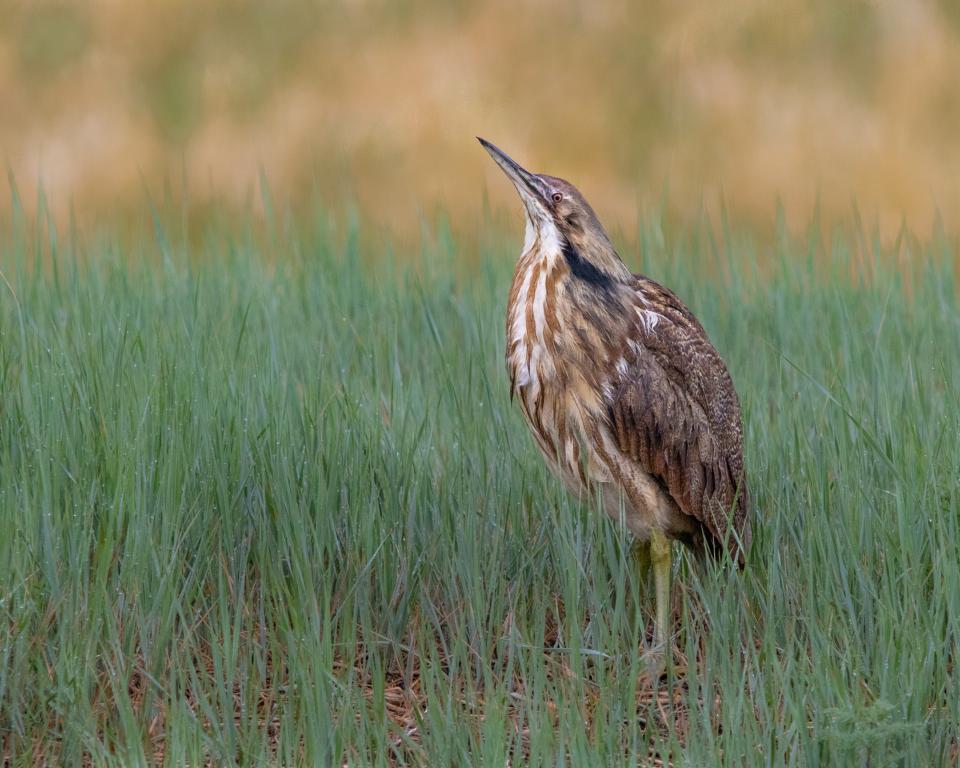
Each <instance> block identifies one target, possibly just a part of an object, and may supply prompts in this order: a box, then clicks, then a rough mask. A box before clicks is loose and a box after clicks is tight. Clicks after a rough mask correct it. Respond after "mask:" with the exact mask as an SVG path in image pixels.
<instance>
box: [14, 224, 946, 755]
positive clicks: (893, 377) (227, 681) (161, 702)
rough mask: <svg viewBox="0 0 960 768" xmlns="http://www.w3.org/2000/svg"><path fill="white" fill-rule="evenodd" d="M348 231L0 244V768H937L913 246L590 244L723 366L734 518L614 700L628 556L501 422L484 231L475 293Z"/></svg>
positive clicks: (933, 317)
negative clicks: (730, 534) (683, 320)
mask: <svg viewBox="0 0 960 768" xmlns="http://www.w3.org/2000/svg"><path fill="white" fill-rule="evenodd" d="M355 235H356V232H350V233H347V236H346V237H335V236H334V235H333V234H331V233H330V231H329V230H328V229H327V228H325V227H323V226H307V225H293V224H288V225H285V226H280V225H277V226H275V227H272V228H271V229H270V232H269V233H268V234H267V235H265V236H263V237H255V236H253V235H250V234H248V233H244V232H242V231H239V230H237V229H231V230H226V229H219V230H218V229H212V230H211V231H210V232H208V233H207V235H206V237H205V238H204V239H203V242H202V245H199V246H194V247H193V248H192V249H191V251H190V253H186V252H185V250H186V249H184V248H178V247H175V246H173V245H171V240H172V238H171V237H170V236H169V235H167V234H164V233H163V232H162V231H160V230H159V229H158V231H157V234H156V237H155V238H154V239H152V240H151V239H149V238H144V239H143V240H142V241H140V242H139V244H138V245H135V246H133V247H130V248H123V249H121V248H119V247H116V246H112V245H110V244H109V241H108V240H106V239H96V238H89V239H88V240H87V241H86V242H81V239H80V238H75V237H67V236H63V235H61V237H60V239H59V241H57V240H56V238H55V237H52V236H51V235H50V234H49V233H45V234H43V236H40V235H38V234H35V233H32V232H31V230H30V228H29V227H28V226H26V225H24V224H23V222H22V221H15V222H14V224H13V225H12V226H6V227H5V230H4V232H3V233H2V239H0V247H2V248H3V253H2V255H0V269H2V271H3V274H4V276H5V279H4V280H3V281H0V754H3V756H4V759H6V760H9V762H10V764H11V765H14V766H19V765H30V764H33V763H34V762H36V761H38V760H40V759H41V758H42V759H46V760H48V761H50V762H59V763H62V764H68V765H77V764H79V763H80V762H81V761H82V760H87V761H89V762H90V763H93V764H96V765H101V764H102V765H134V764H138V763H146V762H150V761H153V760H155V759H162V760H163V761H164V762H165V763H166V764H168V765H185V764H193V765H197V764H201V763H203V762H204V761H207V760H209V761H211V762H213V763H214V764H222V763H228V764H230V763H234V762H236V763H239V764H243V765H258V764H263V763H275V764H284V765H292V764H297V763H306V764H310V765H340V764H343V763H350V764H357V765H361V764H363V765H366V764H370V765H391V764H409V765H429V766H443V765H465V764H472V765H485V766H497V767H498V768H499V767H502V766H504V765H505V764H508V763H509V764H513V765H518V764H530V765H549V766H556V765H609V764H627V765H629V764H645V763H647V761H648V760H649V759H650V758H651V757H653V756H659V757H661V758H664V759H669V760H671V761H673V762H674V763H676V764H678V765H690V766H702V765H729V766H742V765H745V764H749V765H791V766H794V765H796V766H801V765H802V766H807V765H810V766H813V765H866V764H869V765H874V766H881V765H897V764H900V765H906V766H918V765H944V764H951V763H953V764H955V763H956V760H957V741H956V739H957V735H956V734H957V729H958V724H960V681H958V678H960V676H958V673H957V671H956V668H955V665H956V662H957V653H958V637H960V554H958V542H960V489H958V486H960V406H958V402H960V384H958V382H960V342H958V339H960V320H958V318H960V314H958V310H960V307H958V301H957V294H956V278H955V275H954V274H953V271H952V267H951V266H950V265H951V264H953V263H955V261H956V254H955V253H954V252H953V251H952V249H951V248H950V246H948V245H947V244H946V243H947V241H946V239H943V241H942V242H937V243H933V244H930V245H926V246H922V247H921V246H920V245H918V244H916V243H911V242H910V240H909V238H907V239H905V241H904V242H903V243H901V244H900V245H901V248H900V251H899V253H900V256H899V258H900V261H901V266H900V268H899V269H897V268H895V267H894V266H893V264H894V257H893V256H892V255H891V254H889V253H884V252H883V250H882V249H880V248H878V247H874V246H871V245H867V244H865V238H864V237H863V235H862V234H861V233H858V232H856V231H851V232H849V233H846V234H844V233H838V234H837V235H836V236H835V237H834V238H833V240H832V241H830V244H829V245H828V246H827V247H826V248H823V247H821V246H818V245H817V243H818V242H819V239H820V233H818V232H815V231H814V232H812V236H811V238H810V241H809V243H807V242H799V241H795V240H791V239H789V238H787V237H783V238H781V241H780V243H779V245H777V246H776V247H774V248H773V249H771V250H769V251H766V250H761V249H758V248H755V247H753V246H751V245H750V242H749V241H748V240H747V239H746V238H743V237H738V236H737V235H736V234H729V233H727V234H725V235H724V236H723V237H720V238H715V237H713V236H712V235H711V231H710V229H709V228H708V227H703V228H700V229H697V230H695V231H688V232H680V233H673V234H670V233H668V234H666V235H665V234H664V233H663V232H662V231H661V229H660V227H659V224H658V223H656V222H651V223H650V224H649V225H648V226H646V227H645V228H644V229H643V231H641V232H640V233H639V235H638V237H636V238H633V241H634V242H635V243H639V245H634V246H632V247H624V249H623V251H624V253H625V254H627V257H628V258H627V260H628V262H629V263H630V264H631V266H633V267H634V268H635V269H642V270H643V271H645V272H647V273H648V274H650V275H652V276H654V277H657V278H658V279H660V280H662V281H663V282H665V283H667V284H668V285H670V286H671V287H673V288H674V289H675V290H676V291H677V292H678V293H679V294H680V295H681V297H683V298H684V299H685V300H686V301H687V303H688V304H689V305H690V306H691V307H692V308H693V310H694V311H695V312H696V313H697V314H698V315H699V316H700V317H701V319H702V320H703V322H704V324H705V325H706V327H707V328H708V330H709V331H710V333H711V335H712V337H713V339H714V342H715V343H716V345H717V346H718V348H719V349H720V350H721V352H722V354H723V355H724V357H725V359H726V360H727V361H728V364H729V367H730V369H731V371H732V374H733V378H734V380H735V382H736V384H737V388H738V390H739V392H740V394H741V399H742V403H743V408H744V419H745V430H746V453H747V466H748V471H749V477H750V482H751V487H752V492H753V498H754V501H755V507H754V510H755V524H754V530H755V532H756V537H755V545H754V548H753V551H752V553H751V556H750V559H749V564H748V567H747V568H746V570H745V571H744V572H743V573H739V574H738V573H733V572H731V571H730V570H728V569H724V568H708V569H706V570H702V569H698V568H696V567H694V565H693V564H692V563H690V562H687V561H686V560H685V559H684V560H683V562H682V564H681V566H680V573H679V574H678V579H677V581H676V584H677V585H678V586H677V587H676V588H675V593H674V602H675V605H676V606H677V610H678V613H679V614H680V615H679V618H678V627H681V629H680V632H679V635H678V639H677V644H676V648H675V651H674V664H675V668H674V672H673V674H672V676H671V678H670V679H669V680H665V681H663V682H662V683H660V684H659V685H657V686H651V685H650V684H649V682H648V681H645V679H644V678H643V676H642V672H643V669H644V666H643V661H642V660H641V658H640V655H639V653H638V648H639V646H640V643H641V634H642V630H641V628H640V627H638V626H637V623H636V621H638V620H639V619H637V620H636V621H635V618H636V617H641V618H642V620H643V621H644V622H649V619H650V616H649V614H650V609H651V608H652V601H651V600H650V598H649V597H648V596H647V594H646V593H645V592H643V593H640V594H641V597H640V604H641V606H642V611H643V612H641V613H638V612H637V611H636V610H635V609H634V606H635V600H636V596H637V594H638V591H637V590H636V589H635V588H633V587H632V586H631V585H632V583H633V578H632V571H631V566H630V558H629V551H628V549H629V542H628V541H627V538H626V537H625V535H624V534H623V532H622V531H620V530H619V529H618V527H617V525H616V524H614V523H613V522H611V521H609V520H608V519H606V518H605V517H604V516H602V515H601V514H598V513H597V512H596V510H594V509H591V508H590V505H589V504H579V503H578V502H577V501H576V500H574V499H571V498H570V497H569V496H567V495H566V494H564V493H563V492H562V491H561V490H560V488H559V487H558V484H557V483H556V482H555V481H554V480H553V479H552V478H551V477H550V476H549V474H548V473H547V471H546V469H545V468H544V466H543V465H542V462H541V460H540V458H539V456H538V454H537V451H536V449H535V448H534V445H533V441H532V440H531V439H530V437H529V436H528V435H527V433H526V429H525V427H524V426H523V424H522V422H521V420H520V418H519V416H518V413H517V409H516V407H515V406H512V405H511V403H510V402H509V400H508V395H507V384H506V377H505V373H504V370H503V364H502V354H503V338H502V315H503V309H504V301H505V294H506V288H507V286H508V282H509V277H510V272H511V268H512V259H513V256H514V254H515V252H516V250H517V248H518V246H519V242H520V233H519V231H517V232H515V233H512V234H511V235H510V236H509V237H507V236H505V237H504V238H502V239H500V238H496V237H495V238H492V239H491V240H490V241H489V242H488V244H487V245H485V246H484V247H483V248H482V253H481V258H480V265H479V266H477V267H475V268H467V267H464V266H463V265H462V264H459V263H458V262H457V254H458V252H459V251H460V247H459V245H458V243H457V242H456V241H455V239H454V238H452V237H450V236H447V235H441V236H439V237H438V238H437V242H436V244H435V245H433V246H429V247H424V249H423V250H422V252H419V253H416V254H401V256H400V257H398V258H397V261H402V262H405V263H409V262H411V261H412V262H416V263H417V265H418V266H417V268H416V269H412V268H411V269H405V268H401V267H398V266H395V261H394V257H393V256H392V255H391V254H390V253H389V252H386V249H385V252H384V253H382V254H373V255H370V254H364V253H361V252H360V250H359V249H358V247H357V245H356V242H357V240H356V237H355ZM485 242H487V241H485ZM7 281H8V282H9V285H7V284H6V282H7ZM14 292H15V296H14Z"/></svg>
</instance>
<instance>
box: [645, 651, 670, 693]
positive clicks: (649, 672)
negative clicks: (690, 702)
mask: <svg viewBox="0 0 960 768" xmlns="http://www.w3.org/2000/svg"><path fill="white" fill-rule="evenodd" d="M640 665H641V669H640V679H641V681H643V682H645V683H646V684H647V685H652V684H655V683H656V682H657V681H659V680H660V679H661V678H662V677H663V676H664V675H665V674H666V673H667V645H666V643H662V642H661V643H657V644H655V645H651V646H648V647H646V648H644V649H643V650H642V651H641V652H640Z"/></svg>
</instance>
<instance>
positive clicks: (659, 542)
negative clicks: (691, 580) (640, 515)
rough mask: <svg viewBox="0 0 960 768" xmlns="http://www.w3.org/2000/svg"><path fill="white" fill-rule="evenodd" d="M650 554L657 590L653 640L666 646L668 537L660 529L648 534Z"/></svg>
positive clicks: (668, 584)
mask: <svg viewBox="0 0 960 768" xmlns="http://www.w3.org/2000/svg"><path fill="white" fill-rule="evenodd" d="M650 555H651V559H652V560H653V582H654V586H655V588H656V592H657V625H656V635H655V636H654V641H655V643H656V645H657V646H662V647H664V648H665V647H666V645H667V642H668V640H669V639H670V627H669V622H670V539H668V538H667V537H666V536H665V535H664V534H663V533H662V532H661V531H657V530H654V531H652V532H651V535H650Z"/></svg>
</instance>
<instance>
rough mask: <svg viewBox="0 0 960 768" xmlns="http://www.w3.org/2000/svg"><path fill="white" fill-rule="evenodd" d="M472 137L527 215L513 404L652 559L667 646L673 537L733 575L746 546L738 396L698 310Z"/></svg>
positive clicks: (568, 188)
mask: <svg viewBox="0 0 960 768" xmlns="http://www.w3.org/2000/svg"><path fill="white" fill-rule="evenodd" d="M478 138H479V137H478ZM479 141H480V143H481V144H482V145H483V146H484V148H485V149H486V150H487V152H489V153H490V155H491V157H493V159H494V160H495V161H496V163H497V165H499V166H500V168H501V169H502V170H503V172H504V173H506V174H507V176H508V177H509V179H510V181H512V182H513V185H514V186H515V187H516V189H517V192H518V193H519V194H520V199H521V201H522V202H523V207H524V211H525V213H526V237H525V241H524V244H523V251H522V253H521V256H520V260H519V261H518V262H517V267H516V271H515V273H514V276H513V284H512V286H511V288H510V296H509V299H508V302H507V350H506V357H507V370H508V372H509V374H510V394H511V397H513V396H516V397H517V398H518V400H519V401H520V407H521V408H522V409H523V414H524V416H525V417H526V420H527V424H528V425H529V427H530V431H531V432H532V433H533V436H534V438H535V439H536V441H537V445H538V446H539V447H540V450H541V451H542V452H543V455H544V457H545V458H546V460H547V463H548V464H549V465H550V468H551V469H552V470H553V472H554V473H555V474H557V475H558V476H560V477H561V478H562V479H563V481H564V483H565V484H566V485H567V487H568V488H569V489H570V490H571V491H573V492H574V493H577V494H582V493H584V492H586V493H591V494H592V493H596V494H598V495H599V497H600V499H601V500H602V505H603V508H604V510H605V511H606V512H607V514H609V515H611V516H612V517H614V518H615V519H618V520H619V519H623V521H624V523H625V525H626V527H627V529H628V530H629V531H630V532H631V533H632V534H633V535H634V537H635V539H636V544H635V553H636V556H637V557H638V559H639V560H640V561H641V562H643V563H649V562H650V561H651V560H652V563H653V571H654V583H655V587H656V635H655V637H656V642H657V644H658V645H659V644H663V643H665V642H666V641H667V640H668V638H669V634H668V617H669V610H670V571H671V558H670V555H671V552H670V541H671V540H672V539H679V540H680V541H682V542H683V543H685V544H687V545H688V546H690V547H692V548H693V549H694V550H695V551H696V552H697V553H710V554H721V553H723V552H728V553H729V554H730V556H731V557H732V558H733V560H734V561H735V562H736V563H738V565H740V566H742V565H743V561H744V554H745V552H746V551H747V549H748V548H749V546H750V539H751V531H750V520H749V508H750V507H749V496H748V493H747V483H746V478H745V475H744V470H743V450H742V427H741V421H740V403H739V401H738V399H737V393H736V390H735V389H734V387H733V382H732V381H731V379H730V374H729V373H728V372H727V368H726V366H725V365H724V364H723V360H722V359H721V358H720V355H719V353H718V352H717V350H716V349H715V348H714V347H713V345H712V344H711V343H710V339H709V338H708V337H707V334H706V331H704V330H703V326H701V325H700V323H699V322H698V321H697V319H696V318H695V317H694V316H693V313H692V312H691V311H690V310H689V309H687V307H686V306H684V304H683V303H682V302H681V301H680V299H678V298H677V297H676V296H675V295H674V294H673V293H672V292H671V291H670V290H668V289H667V288H664V287H663V286H662V285H660V284H658V283H656V282H654V281H653V280H651V279H649V278H647V277H644V276H643V275H635V274H632V273H631V272H630V270H629V269H628V268H627V266H626V265H625V264H624V263H623V261H622V260H621V258H620V256H619V255H618V254H617V252H616V250H615V249H614V247H613V245H612V244H611V242H610V238H609V237H608V236H607V233H606V232H605V231H604V229H603V226H602V225H601V224H600V222H599V221H598V219H597V216H596V214H595V213H594V212H593V209H592V208H591V207H590V205H589V204H588V203H587V201H586V200H584V198H583V196H582V195H581V194H580V192H579V191H577V189H576V188H575V187H574V186H573V185H572V184H570V183H569V182H567V181H564V180H563V179H558V178H556V177H554V176H546V175H543V174H537V173H530V172H529V171H527V170H524V169H523V168H522V167H520V165H518V164H517V163H516V162H514V161H513V160H512V159H511V158H510V157H508V156H507V155H506V154H505V153H504V152H502V151H501V150H499V149H498V148H497V147H495V146H494V145H493V144H491V143H490V142H488V141H485V140H483V139H479Z"/></svg>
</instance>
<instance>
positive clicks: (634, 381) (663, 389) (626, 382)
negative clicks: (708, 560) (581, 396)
mask: <svg viewBox="0 0 960 768" xmlns="http://www.w3.org/2000/svg"><path fill="white" fill-rule="evenodd" d="M637 289H638V297H639V301H640V305H641V307H642V308H644V309H646V310H647V311H651V312H655V313H656V314H657V322H656V324H655V325H654V326H653V327H649V326H648V328H647V329H644V326H643V324H642V323H641V324H640V326H639V327H638V331H637V334H636V337H635V338H634V339H633V341H634V342H635V343H634V344H633V345H630V346H632V348H634V349H635V350H636V351H637V352H636V355H635V356H634V359H632V360H630V361H629V364H628V366H627V368H626V371H625V372H624V373H623V374H622V375H621V377H620V379H619V381H618V382H617V383H616V385H615V386H614V388H613V392H612V396H611V397H610V398H609V401H608V404H607V406H608V418H609V422H610V427H611V431H612V433H613V435H614V438H615V439H616V441H617V445H618V448H619V449H620V451H621V452H622V453H623V454H625V455H626V456H629V457H630V458H631V459H632V460H633V461H636V462H637V463H638V464H639V465H640V466H641V467H642V468H643V469H644V470H645V471H646V472H647V473H649V474H650V475H651V476H653V477H654V478H655V479H656V480H657V481H659V482H660V483H661V485H662V487H663V489H664V490H665V491H666V492H667V493H668V494H669V495H670V497H671V498H673V500H674V502H675V503H676V504H677V506H678V507H679V508H680V510H681V511H683V512H684V513H685V514H687V515H691V516H692V517H694V518H696V519H697V520H699V521H700V522H701V523H702V524H703V526H704V527H705V528H706V533H707V534H708V536H709V538H710V539H712V540H713V542H712V543H713V544H714V545H718V546H721V547H725V548H727V549H728V550H729V551H730V553H731V554H732V555H733V556H734V557H735V559H737V560H738V561H739V562H741V563H742V561H743V553H742V551H741V544H742V546H743V547H744V548H746V547H747V546H748V545H749V540H750V527H749V523H748V519H747V515H748V506H749V499H748V496H747V488H746V483H745V482H744V477H743V457H742V438H741V434H740V410H739V403H738V401H737V396H736V392H735V390H734V388H733V383H732V381H731V380H730V376H729V374H728V373H727V370H726V367H725V366H724V365H723V362H722V360H721V359H720V356H719V355H718V354H717V352H716V350H715V349H714V348H713V345H712V344H711V343H710V341H709V339H708V337H707V336H706V333H705V332H704V330H703V328H702V327H701V326H700V324H699V323H698V322H697V321H696V320H695V319H694V318H693V316H692V314H690V312H689V310H687V309H686V307H684V306H683V305H682V304H681V303H680V301H679V299H677V298H676V297H675V296H674V295H673V294H672V293H669V292H668V291H666V289H663V288H662V287H661V286H659V285H657V284H656V283H653V281H648V280H646V279H645V278H638V283H637ZM731 512H732V519H731ZM730 527H732V529H733V531H732V532H731V531H729V528H730ZM728 533H729V534H730V535H728ZM738 540H739V541H738ZM707 543H708V544H709V543H711V542H709V541H708V542H707Z"/></svg>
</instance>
